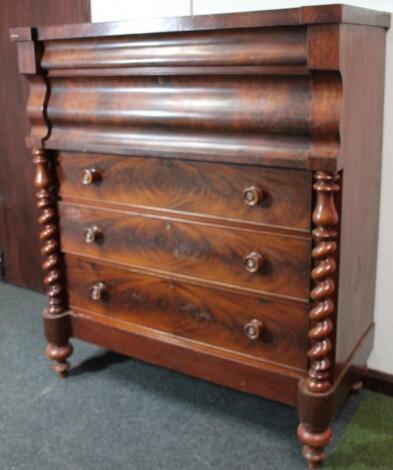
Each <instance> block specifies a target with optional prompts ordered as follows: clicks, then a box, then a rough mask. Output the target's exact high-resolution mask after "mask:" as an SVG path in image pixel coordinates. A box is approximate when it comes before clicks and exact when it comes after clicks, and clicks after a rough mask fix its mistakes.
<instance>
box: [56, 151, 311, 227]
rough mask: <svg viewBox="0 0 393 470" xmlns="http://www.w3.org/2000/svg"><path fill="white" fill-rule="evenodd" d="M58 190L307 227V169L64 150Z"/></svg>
mask: <svg viewBox="0 0 393 470" xmlns="http://www.w3.org/2000/svg"><path fill="white" fill-rule="evenodd" d="M58 177H59V181H60V194H61V196H62V197H63V198H65V199H66V198H67V197H69V196H71V197H75V196H76V195H77V196H78V198H85V199H90V200H92V201H99V202H111V203H116V204H126V205H131V206H134V207H152V208H158V209H160V208H161V209H166V210H168V209H169V210H172V211H177V212H184V213H190V214H199V215H206V216H210V217H218V218H222V219H227V220H234V221H242V222H249V223H254V224H265V225H277V226H283V227H289V228H293V229H301V230H309V228H310V213H311V192H312V191H311V173H310V172H306V171H298V170H289V169H286V170H280V169H272V168H262V167H249V166H246V165H224V164H220V163H208V162H192V161H181V160H174V159H159V158H136V157H120V156H110V155H97V154H92V155H86V154H80V153H62V154H61V155H60V157H59V166H58Z"/></svg>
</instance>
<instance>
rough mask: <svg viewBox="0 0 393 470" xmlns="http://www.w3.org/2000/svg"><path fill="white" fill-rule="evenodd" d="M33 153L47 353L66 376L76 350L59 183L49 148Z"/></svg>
mask: <svg viewBox="0 0 393 470" xmlns="http://www.w3.org/2000/svg"><path fill="white" fill-rule="evenodd" d="M33 157H34V160H33V161H34V164H35V165H36V173H35V186H36V188H37V193H36V198H37V207H38V209H39V210H40V216H39V219H38V222H39V224H40V225H41V227H42V229H41V232H40V239H41V242H42V249H41V253H42V255H43V257H44V263H43V265H42V266H43V269H44V272H45V273H46V275H45V278H44V284H45V288H46V295H47V297H48V303H49V305H48V308H47V309H46V310H45V311H44V313H43V317H44V325H45V331H46V336H47V338H48V341H49V344H48V346H47V348H46V354H47V356H48V357H49V359H51V360H53V361H54V366H53V369H54V370H55V371H56V372H57V373H58V374H59V375H60V376H61V377H64V376H65V375H66V373H67V371H68V369H69V367H70V365H69V363H68V361H67V358H68V357H69V356H70V355H71V354H72V351H73V348H72V346H71V345H70V344H69V342H68V338H69V328H68V324H67V321H68V315H67V314H66V300H65V287H64V280H63V274H62V259H61V253H60V243H59V228H58V218H57V201H56V193H55V185H54V180H53V176H52V172H51V168H50V161H49V159H48V156H47V155H46V153H45V150H43V149H33ZM66 317H67V318H66Z"/></svg>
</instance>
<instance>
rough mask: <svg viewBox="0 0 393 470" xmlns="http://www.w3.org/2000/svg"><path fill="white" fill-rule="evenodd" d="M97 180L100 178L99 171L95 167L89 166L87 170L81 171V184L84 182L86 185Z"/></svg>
mask: <svg viewBox="0 0 393 470" xmlns="http://www.w3.org/2000/svg"><path fill="white" fill-rule="evenodd" d="M99 180H100V174H99V172H98V171H97V169H96V168H90V169H87V170H83V171H82V173H81V181H82V184H84V185H86V186H87V185H89V184H93V183H96V182H97V181H99Z"/></svg>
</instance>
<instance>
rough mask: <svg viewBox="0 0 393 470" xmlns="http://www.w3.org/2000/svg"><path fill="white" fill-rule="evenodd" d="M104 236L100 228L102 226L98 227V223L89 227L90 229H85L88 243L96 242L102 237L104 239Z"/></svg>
mask: <svg viewBox="0 0 393 470" xmlns="http://www.w3.org/2000/svg"><path fill="white" fill-rule="evenodd" d="M103 236H104V234H103V232H102V230H101V229H100V227H97V226H96V225H94V226H93V227H89V228H88V229H86V231H85V242H86V243H95V242H97V241H99V240H100V239H102V237H103Z"/></svg>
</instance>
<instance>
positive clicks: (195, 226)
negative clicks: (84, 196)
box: [60, 202, 311, 302]
mask: <svg viewBox="0 0 393 470" xmlns="http://www.w3.org/2000/svg"><path fill="white" fill-rule="evenodd" d="M60 217H61V221H60V227H61V245H62V249H63V251H65V252H66V253H74V254H85V255H86V256H90V257H94V258H95V259H106V260H109V261H112V262H115V263H119V264H122V265H127V266H134V267H143V268H146V269H149V270H153V271H154V270H159V271H163V272H171V273H173V274H174V275H181V276H185V277H189V278H197V279H204V280H205V281H209V282H212V283H216V284H224V285H231V286H232V287H234V288H244V289H248V290H250V291H258V292H265V293H266V294H267V295H276V296H282V297H284V298H293V299H294V300H297V301H304V302H307V301H308V295H309V294H308V286H309V277H310V276H309V260H308V253H309V251H310V245H311V242H310V240H309V239H307V238H295V237H289V236H279V235H270V234H269V233H266V232H263V233H262V232H256V231H252V230H244V229H228V228H226V227H221V226H218V225H212V224H202V223H194V222H190V221H187V222H186V221H182V220H178V219H171V218H169V217H165V216H159V217H158V216H148V217H146V216H141V215H139V214H130V213H127V212H121V211H114V210H105V209H98V210H97V209H94V208H91V207H87V206H78V205H76V204H67V203H64V202H63V203H61V204H60ZM94 226H97V227H99V228H100V230H101V231H102V234H103V236H102V239H100V240H97V242H96V243H86V241H85V232H86V230H87V229H88V228H90V227H94ZM253 252H257V253H259V254H260V255H261V256H262V257H263V262H262V263H261V266H260V269H259V270H258V271H257V272H249V270H247V266H246V265H245V263H246V260H245V258H246V257H247V256H248V255H250V254H251V253H253Z"/></svg>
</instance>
